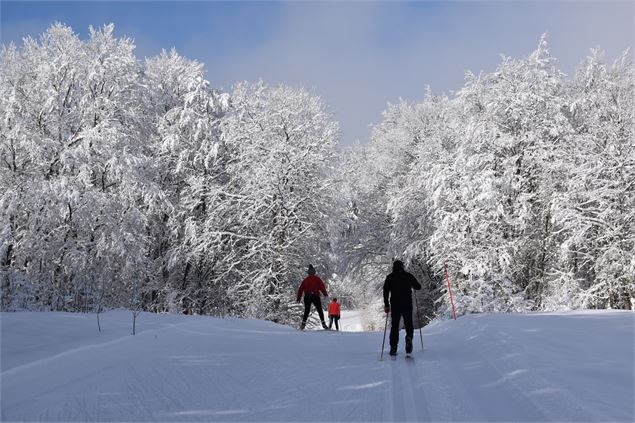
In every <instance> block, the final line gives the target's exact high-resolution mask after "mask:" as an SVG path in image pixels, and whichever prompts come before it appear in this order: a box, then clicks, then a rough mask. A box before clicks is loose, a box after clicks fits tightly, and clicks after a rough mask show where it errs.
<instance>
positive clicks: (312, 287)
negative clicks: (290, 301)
mask: <svg viewBox="0 0 635 423" xmlns="http://www.w3.org/2000/svg"><path fill="white" fill-rule="evenodd" d="M307 273H308V274H309V276H307V277H306V278H304V280H303V281H302V283H301V284H300V287H299V288H298V295H297V297H296V301H297V302H300V298H301V297H302V293H304V316H302V324H301V325H300V330H303V329H304V327H305V326H306V319H307V318H308V317H309V313H310V312H311V304H313V305H315V308H317V312H318V314H319V315H320V320H321V321H322V327H323V328H324V329H328V326H326V323H325V322H324V311H322V302H321V301H320V292H321V293H322V294H324V296H325V297H328V296H329V294H327V293H326V287H325V286H324V282H322V279H320V277H319V276H317V275H316V274H315V269H314V268H313V265H311V264H309V269H308V270H307Z"/></svg>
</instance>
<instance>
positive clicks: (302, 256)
mask: <svg viewBox="0 0 635 423" xmlns="http://www.w3.org/2000/svg"><path fill="white" fill-rule="evenodd" d="M113 31H114V27H113V26H112V25H109V26H104V27H103V28H100V29H92V28H91V29H90V36H89V38H88V39H87V40H81V39H80V38H79V37H78V35H77V34H75V33H74V32H73V31H72V29H71V28H69V27H67V26H64V25H61V24H55V25H53V26H51V27H50V28H49V29H48V30H47V32H46V33H44V34H42V35H41V36H40V37H39V38H38V39H26V40H24V43H23V45H21V46H14V45H9V46H3V50H2V53H1V58H0V68H1V71H0V117H1V119H0V282H1V286H2V298H1V300H2V302H1V307H2V310H15V309H22V308H29V309H49V310H67V311H98V310H101V309H105V308H114V307H123V308H128V309H132V310H148V311H157V312H176V313H198V314H210V315H236V316H246V317H256V318H263V319H269V320H275V321H281V322H287V321H291V320H293V319H295V320H297V318H298V316H297V312H296V310H295V309H294V307H295V305H294V296H295V289H296V288H297V286H298V284H299V282H300V280H301V278H302V277H303V275H304V272H305V269H306V266H307V265H308V263H312V264H313V265H314V266H315V267H316V268H317V270H318V273H319V274H320V275H321V276H322V277H323V278H324V279H325V281H326V282H327V283H328V284H329V291H330V293H331V295H337V296H338V297H340V298H342V299H343V300H344V302H345V304H347V305H348V306H350V307H358V308H362V307H364V306H369V307H370V308H371V309H372V308H373V307H374V306H376V305H378V304H379V301H380V293H379V288H380V287H381V284H382V283H383V279H384V277H385V275H386V273H387V272H388V271H389V269H390V263H391V262H392V260H393V259H394V258H397V257H398V258H401V259H404V260H405V261H406V263H407V265H408V268H409V269H410V270H411V271H412V272H413V273H414V274H415V275H416V276H417V277H418V278H420V279H422V280H423V281H424V288H425V289H424V290H422V292H421V293H420V294H419V297H418V298H420V302H421V304H423V307H424V309H425V314H426V315H427V316H428V317H432V316H433V315H435V314H445V313H447V311H448V307H449V300H448V298H447V285H445V282H444V280H443V279H442V277H443V269H444V266H447V269H448V273H449V276H450V278H451V280H452V283H453V284H454V300H455V303H456V307H457V312H458V313H469V312H483V311H529V310H554V309H576V308H624V309H633V308H634V307H635V299H634V297H635V252H634V250H635V146H634V136H633V135H634V134H633V118H634V116H633V113H634V107H635V104H634V100H635V73H634V68H633V64H632V62H631V58H630V55H628V54H627V53H625V54H624V55H623V56H622V57H620V58H618V59H617V60H615V61H610V62H607V61H605V60H604V58H603V57H602V53H601V52H600V51H599V50H598V51H596V50H593V51H591V54H590V56H589V57H587V58H586V59H584V60H583V61H582V62H581V64H580V66H579V68H578V70H577V72H576V74H575V75H574V76H567V75H564V74H562V73H561V72H560V71H559V70H558V68H557V63H556V60H555V59H554V58H553V57H552V56H551V55H550V54H549V50H548V46H547V41H546V39H545V37H543V38H542V39H541V40H540V41H539V43H538V47H537V49H536V50H535V51H534V52H532V53H531V54H529V55H528V56H526V57H524V58H519V59H517V58H509V57H503V58H502V61H501V63H500V65H499V66H498V67H497V69H496V71H495V72H493V73H490V74H480V75H473V74H470V73H468V74H467V75H466V82H465V85H464V87H462V88H460V89H459V90H458V91H457V92H456V93H454V95H453V96H451V97H449V96H439V95H435V94H433V93H432V92H431V91H430V90H429V91H428V92H427V94H426V97H425V99H424V100H423V101H422V102H421V103H418V104H407V103H405V102H401V103H399V104H394V105H389V107H388V110H386V111H385V112H384V116H383V121H382V122H381V123H379V124H378V125H376V126H375V128H374V130H373V133H372V136H371V139H370V141H369V142H368V143H364V144H362V145H360V146H356V147H354V148H350V149H338V148H337V143H338V137H339V129H338V124H337V122H336V121H335V120H334V118H333V116H332V114H331V113H330V112H329V109H328V106H327V105H326V104H325V103H324V102H323V101H322V100H321V99H320V98H319V97H318V96H317V95H315V94H313V93H310V92H307V91H306V90H304V89H301V88H293V87H289V86H285V85H281V86H276V87H272V86H268V85H267V84H266V83H264V82H262V81H260V82H256V83H237V84H236V85H235V86H234V87H233V88H232V89H231V92H220V91H219V90H218V89H215V88H214V87H213V86H212V85H211V84H210V83H209V82H208V81H207V80H206V79H205V70H204V68H203V65H202V64H200V63H198V62H196V61H194V60H190V59H186V58H184V57H182V56H180V55H178V54H177V53H176V52H175V51H170V52H163V53H161V54H160V55H159V56H157V57H154V58H150V59H146V60H144V61H142V60H139V59H138V58H137V57H136V56H135V54H134V44H133V42H132V41H131V40H130V39H127V38H119V39H118V38H116V37H115V36H114V35H113Z"/></svg>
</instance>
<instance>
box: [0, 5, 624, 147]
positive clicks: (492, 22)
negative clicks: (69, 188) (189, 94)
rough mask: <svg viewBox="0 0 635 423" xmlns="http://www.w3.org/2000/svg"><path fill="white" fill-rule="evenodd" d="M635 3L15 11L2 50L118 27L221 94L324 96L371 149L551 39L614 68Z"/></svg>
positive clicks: (571, 66)
mask: <svg viewBox="0 0 635 423" xmlns="http://www.w3.org/2000/svg"><path fill="white" fill-rule="evenodd" d="M634 15H635V2H632V1H611V0H605V1H599V0H598V1H584V0H579V1H575V0H569V1H511V0H509V1H484V2H479V1H465V2H459V1H446V2H440V1H414V2H380V1H366V2H362V1H355V2H352V1H349V2H244V1H240V2H238V1H235V2H219V1H180V2H176V1H162V2H153V1H136V2H130V1H111V2H98V1H81V2H80V1H74V2H57V1H46V2H37V1H20V2H17V1H5V0H2V1H1V2H0V20H1V27H2V28H1V32H0V35H1V36H2V43H4V44H6V43H9V42H11V41H13V42H16V43H17V44H20V43H21V39H22V38H23V37H25V36H27V35H31V36H37V35H38V34H40V33H42V32H43V31H45V30H46V28H47V27H48V26H49V25H50V24H52V23H53V22H55V21H60V22H63V23H65V24H67V25H70V26H71V27H72V28H73V29H74V30H75V31H76V32H77V33H79V34H80V36H82V37H85V36H86V34H87V29H88V26H89V25H93V26H101V25H103V24H106V23H110V22H112V23H114V24H115V28H116V30H115V31H116V34H117V35H118V36H128V37H130V38H133V39H134V40H135V43H136V45H137V56H138V57H139V58H143V57H150V56H153V55H156V54H158V53H159V52H160V51H161V49H162V48H165V49H170V48H172V47H175V48H176V49H177V51H178V52H179V53H181V54H182V55H184V56H186V57H188V58H191V59H196V60H198V61H201V62H203V63H205V67H206V70H207V78H208V79H209V81H210V82H211V83H212V85H213V86H215V87H217V88H222V89H225V90H229V89H231V86H232V84H234V83H235V82H237V81H243V80H249V81H255V80H257V79H258V78H263V79H264V80H265V81H266V82H268V83H270V84H278V83H283V82H284V83H287V84H290V85H294V86H303V87H305V88H307V89H308V90H310V91H312V92H313V93H315V94H318V95H320V96H321V97H322V98H323V99H324V100H325V101H326V102H327V104H328V105H329V107H330V109H331V111H332V112H333V113H334V115H335V117H336V118H337V120H338V121H339V122H340V125H341V129H342V144H343V145H350V144H352V143H353V142H354V141H355V140H360V141H361V142H365V141H366V140H367V139H368V137H369V135H370V125H371V124H376V123H379V122H380V121H381V112H382V110H384V109H385V108H386V104H387V102H396V101H398V99H399V98H404V99H406V100H408V101H419V100H421V99H422V97H423V92H424V90H425V87H426V86H427V85H430V86H431V88H432V90H433V91H434V92H437V93H440V92H447V93H449V92H451V91H452V90H457V89H459V88H461V87H462V85H463V76H464V73H465V71H466V70H471V71H473V72H479V71H481V70H482V71H485V72H490V71H492V70H494V69H495V68H496V66H497V65H498V63H499V62H500V55H501V54H505V55H510V56H516V57H518V56H524V55H527V54H529V53H530V52H531V51H532V50H533V49H534V48H535V47H536V46H537V44H538V40H539V38H540V36H541V34H542V33H545V32H546V33H548V34H549V44H550V50H551V52H552V54H553V55H554V56H555V57H556V58H558V60H559V61H560V68H561V70H562V71H563V72H565V73H567V74H573V72H574V70H575V68H576V66H577V64H578V63H579V62H580V61H581V60H582V59H583V58H584V57H585V56H586V55H587V54H588V52H589V49H590V48H593V47H598V46H599V47H601V48H602V49H604V50H605V51H606V56H605V57H606V58H607V59H609V60H611V59H613V58H615V57H616V56H617V55H619V54H620V53H621V52H622V51H624V50H625V49H627V48H630V49H631V50H632V48H633V45H634V43H635V42H634V38H635V32H634V31H635V30H634V20H635V16H634Z"/></svg>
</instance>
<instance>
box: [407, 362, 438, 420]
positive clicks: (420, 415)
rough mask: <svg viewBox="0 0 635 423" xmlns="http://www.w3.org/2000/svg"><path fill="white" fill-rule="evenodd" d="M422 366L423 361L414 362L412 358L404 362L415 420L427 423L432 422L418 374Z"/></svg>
mask: <svg viewBox="0 0 635 423" xmlns="http://www.w3.org/2000/svg"><path fill="white" fill-rule="evenodd" d="M419 363H421V364H419ZM422 365H425V361H423V360H418V359H417V360H416V361H414V358H413V359H411V360H409V361H407V362H406V367H407V369H408V376H409V378H410V386H411V387H412V388H413V401H414V404H415V411H416V418H417V419H416V420H417V421H422V422H423V421H425V422H429V421H432V417H431V416H430V410H429V408H428V400H427V398H426V394H425V390H424V384H423V382H422V380H421V376H420V374H419V372H420V369H421V366H422Z"/></svg>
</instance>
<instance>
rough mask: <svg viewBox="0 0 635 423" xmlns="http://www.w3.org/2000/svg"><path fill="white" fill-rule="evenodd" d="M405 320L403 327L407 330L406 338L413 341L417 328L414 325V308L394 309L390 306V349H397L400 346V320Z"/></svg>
mask: <svg viewBox="0 0 635 423" xmlns="http://www.w3.org/2000/svg"><path fill="white" fill-rule="evenodd" d="M401 318H403V325H404V327H405V328H406V336H409V337H410V339H412V337H413V335H414V333H415V328H414V325H413V324H412V306H410V307H407V306H406V307H393V306H390V320H391V325H390V338H389V339H390V347H391V348H397V344H399V320H400V319H401Z"/></svg>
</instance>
